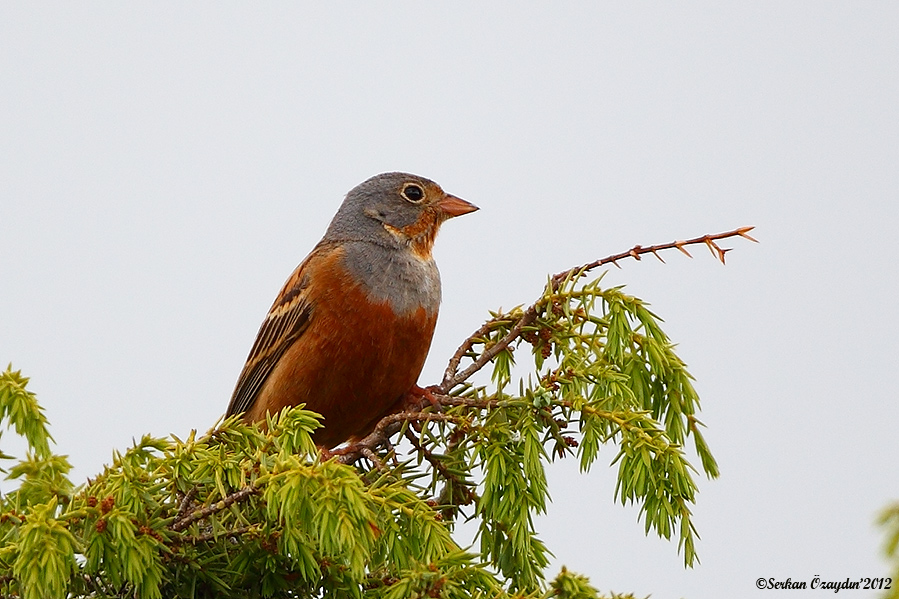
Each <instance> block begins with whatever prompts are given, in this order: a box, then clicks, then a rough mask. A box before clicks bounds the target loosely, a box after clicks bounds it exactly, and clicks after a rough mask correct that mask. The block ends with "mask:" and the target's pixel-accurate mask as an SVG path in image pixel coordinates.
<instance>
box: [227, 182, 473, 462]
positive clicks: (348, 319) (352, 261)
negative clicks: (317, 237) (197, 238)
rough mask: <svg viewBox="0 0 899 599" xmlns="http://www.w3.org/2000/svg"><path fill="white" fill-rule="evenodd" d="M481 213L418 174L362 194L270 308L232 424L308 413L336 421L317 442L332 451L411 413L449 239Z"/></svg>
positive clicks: (368, 186)
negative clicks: (239, 417)
mask: <svg viewBox="0 0 899 599" xmlns="http://www.w3.org/2000/svg"><path fill="white" fill-rule="evenodd" d="M477 209H478V208H477V206H475V205H473V204H470V203H468V202H466V201H465V200H462V199H460V198H457V197H455V196H452V195H449V194H448V193H446V192H444V191H443V190H442V189H441V188H440V186H439V185H437V184H436V183H434V182H433V181H430V180H428V179H425V178H423V177H418V176H416V175H410V174H407V173H384V174H381V175H377V176H375V177H372V178H371V179H368V180H367V181H365V182H364V183H361V184H360V185H358V186H357V187H355V188H354V189H352V190H351V191H350V192H349V193H348V194H347V196H346V198H345V199H344V201H343V204H341V206H340V208H339V209H338V211H337V214H336V215H335V216H334V219H333V220H332V221H331V224H330V226H329V227H328V230H327V231H326V232H325V236H324V237H323V238H322V240H321V241H320V242H318V245H316V246H315V248H313V250H312V252H311V253H310V254H309V255H308V256H307V257H306V259H305V260H303V262H302V263H301V264H300V265H299V266H298V267H297V268H296V270H295V271H294V272H293V274H292V275H290V278H289V279H287V283H285V284H284V288H283V289H281V293H279V294H278V297H277V299H276V300H275V303H274V304H272V307H271V309H270V310H269V311H268V314H267V315H266V317H265V320H264V321H263V322H262V326H261V327H260V328H259V333H258V334H257V335H256V342H255V343H254V344H253V348H252V349H251V350H250V355H249V357H248V358H247V362H246V364H245V365H244V368H243V371H242V372H241V373H240V378H238V380H237V386H236V387H235V389H234V394H233V395H232V396H231V403H230V404H229V405H228V413H227V415H228V416H230V415H232V414H240V413H243V415H244V419H245V420H247V421H248V422H255V421H261V420H265V417H266V413H271V414H273V415H274V414H276V413H277V412H278V411H280V410H281V409H282V408H284V407H286V406H295V405H297V404H301V403H302V404H306V408H307V409H309V410H313V411H315V412H318V413H319V414H321V415H322V416H324V421H323V427H322V428H319V429H317V430H316V432H315V434H314V435H313V439H314V440H315V442H316V444H318V445H319V446H321V447H324V448H331V447H334V446H336V445H339V444H340V443H343V442H344V441H348V440H356V439H361V438H363V437H364V436H365V435H367V434H369V433H370V432H371V431H372V430H374V427H375V425H376V424H377V423H378V421H379V420H380V419H381V418H383V417H384V416H386V415H388V414H390V413H392V412H395V411H398V410H400V409H401V408H402V407H403V403H404V399H405V398H406V396H407V394H408V393H409V392H410V391H411V390H412V389H413V388H414V387H415V384H416V382H417V380H418V375H419V374H421V369H422V366H424V362H425V358H426V357H427V355H428V348H429V347H430V345H431V337H432V336H433V335H434V326H435V325H436V324H437V310H438V308H439V306H440V273H439V272H438V271H437V265H436V264H435V263H434V259H433V258H432V257H431V248H432V247H433V245H434V238H435V236H436V235H437V230H438V229H439V228H440V225H441V224H442V223H443V222H444V221H446V220H447V219H450V218H452V217H454V216H460V215H462V214H467V213H469V212H473V211H475V210H477Z"/></svg>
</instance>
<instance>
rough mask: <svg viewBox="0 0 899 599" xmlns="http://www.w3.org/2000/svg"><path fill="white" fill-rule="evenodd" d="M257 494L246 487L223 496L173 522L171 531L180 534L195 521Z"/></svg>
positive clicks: (251, 487) (252, 488)
mask: <svg viewBox="0 0 899 599" xmlns="http://www.w3.org/2000/svg"><path fill="white" fill-rule="evenodd" d="M258 492H259V490H258V489H257V488H256V487H254V486H252V485H247V486H246V487H244V488H242V489H239V490H237V491H234V492H233V493H231V494H230V495H227V496H225V497H224V498H223V499H222V500H221V501H217V502H216V503H213V504H212V505H209V506H206V507H204V508H201V509H199V510H195V511H193V512H191V513H190V514H188V515H186V516H184V517H182V518H179V519H177V520H175V522H174V523H173V524H172V526H171V529H172V530H173V531H175V532H180V531H182V530H184V529H185V528H187V527H188V526H190V525H191V524H193V523H194V522H196V521H197V520H202V519H203V518H206V517H208V516H211V515H212V514H215V513H218V512H221V511H222V510H224V509H227V508H228V506H230V505H231V504H232V503H236V502H238V501H241V500H242V499H245V498H247V497H249V496H250V495H254V494H256V493H258Z"/></svg>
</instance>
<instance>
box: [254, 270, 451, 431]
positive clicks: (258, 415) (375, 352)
mask: <svg viewBox="0 0 899 599" xmlns="http://www.w3.org/2000/svg"><path fill="white" fill-rule="evenodd" d="M339 258H340V253H339V252H334V254H332V256H331V257H329V259H326V260H323V261H321V262H320V263H318V264H316V265H314V269H315V272H314V275H313V276H311V277H310V281H311V283H310V286H309V289H308V293H309V301H310V304H311V305H312V315H311V320H310V323H309V327H308V328H307V329H306V330H305V331H304V332H303V334H302V335H301V336H300V338H299V339H297V340H296V341H295V342H294V343H293V345H292V346H291V347H290V348H289V349H287V351H286V352H285V353H284V354H283V355H282V356H281V359H280V360H279V361H278V364H277V365H276V366H275V368H274V369H273V371H272V373H271V374H270V375H269V377H268V379H267V380H266V382H265V384H264V386H263V387H262V389H261V390H260V393H259V396H258V398H257V400H256V402H255V403H254V404H253V406H252V408H251V409H250V411H249V412H247V414H246V416H245V417H246V418H247V419H248V420H251V421H253V420H260V419H264V418H265V412H266V411H269V412H272V413H276V412H277V411H279V410H281V409H282V408H284V407H286V406H293V405H297V404H300V403H305V404H306V407H307V408H308V409H310V410H313V411H315V412H319V413H320V414H322V415H323V416H324V422H323V424H324V428H323V429H320V430H319V431H317V433H316V434H315V436H314V438H315V442H316V443H318V444H319V445H323V446H325V447H333V446H335V445H338V444H340V443H342V442H343V441H346V440H348V439H350V438H360V437H363V436H365V435H366V434H368V433H369V432H371V430H372V429H373V428H374V426H375V424H376V423H377V422H378V420H380V419H381V418H382V417H383V416H385V415H387V414H388V413H389V412H390V409H391V408H392V407H393V406H394V405H395V404H396V403H397V401H398V400H399V399H400V398H401V397H402V396H403V395H404V394H405V393H406V392H407V391H409V390H410V389H411V387H412V386H413V385H414V384H415V383H416V381H417V380H418V375H419V374H420V373H421V369H422V366H423V365H424V362H425V358H426V357H427V354H428V348H429V347H430V345H431V338H432V336H433V334H434V326H435V325H436V322H437V313H436V311H434V312H433V313H431V314H429V313H428V312H426V311H425V310H424V309H423V308H420V309H418V310H417V311H415V312H412V313H411V314H409V315H405V316H400V315H397V314H395V313H394V312H393V310H392V309H391V308H390V306H389V304H388V303H386V302H384V303H372V301H371V300H370V299H369V298H368V297H367V295H366V293H365V291H364V290H363V289H362V288H360V287H359V286H358V285H353V284H348V283H347V276H346V274H345V273H344V271H343V269H342V267H341V266H340V261H339ZM309 266H310V267H313V265H311V264H310V265H309Z"/></svg>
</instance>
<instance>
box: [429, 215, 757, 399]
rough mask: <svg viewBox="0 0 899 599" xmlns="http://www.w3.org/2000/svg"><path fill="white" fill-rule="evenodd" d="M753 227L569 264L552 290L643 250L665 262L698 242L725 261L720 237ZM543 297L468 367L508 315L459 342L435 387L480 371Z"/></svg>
mask: <svg viewBox="0 0 899 599" xmlns="http://www.w3.org/2000/svg"><path fill="white" fill-rule="evenodd" d="M753 228H754V227H740V228H739V229H734V230H733V231H727V232H725V233H716V234H714V235H702V236H700V237H694V238H693V239H687V240H686V241H672V242H670V243H662V244H658V245H651V246H647V247H643V246H641V245H635V246H634V247H632V248H631V249H629V250H627V251H624V252H621V253H619V254H614V255H612V256H607V257H605V258H602V259H600V260H596V261H595V262H590V263H588V264H584V265H582V266H576V267H574V268H569V269H568V270H565V271H563V272H560V273H558V274H556V275H554V276H553V277H552V278H551V279H550V283H549V284H550V291H551V292H552V293H555V292H556V291H558V290H559V288H560V287H561V286H562V284H563V283H564V282H565V281H567V280H570V279H576V278H580V277H582V276H584V275H585V274H586V273H587V272H589V271H591V270H593V269H594V268H597V267H599V266H604V265H606V264H614V265H615V266H618V267H619V268H621V267H620V266H619V264H618V261H619V260H623V259H625V258H634V259H635V260H640V257H641V256H642V255H643V254H652V255H654V256H655V257H656V258H658V259H659V260H661V261H662V262H663V263H664V262H665V261H664V260H662V258H661V256H659V252H661V251H663V250H669V249H675V248H676V249H678V250H680V251H681V252H683V253H684V254H686V255H687V256H689V257H691V258H692V256H690V253H689V252H688V251H687V250H686V248H685V246H689V245H697V244H704V245H706V246H707V247H708V248H709V249H710V250H711V251H712V254H713V255H715V256H716V257H717V258H718V259H719V260H720V261H721V263H722V264H723V263H724V254H725V253H727V252H728V251H730V250H729V248H728V249H723V248H721V247H720V246H718V244H717V243H715V242H716V241H718V240H721V239H728V238H731V237H743V238H744V239H748V240H750V241H756V242H757V240H756V239H753V238H752V237H751V236H750V235H749V231H751V230H752V229H753ZM541 301H542V298H541V300H537V301H536V302H534V303H533V304H531V305H530V306H529V307H528V308H527V309H526V310H525V311H524V313H523V314H522V315H521V316H520V317H519V318H518V321H517V322H516V323H515V324H514V325H513V326H512V328H511V329H510V330H509V332H508V333H507V334H506V335H505V336H504V337H503V338H502V339H500V340H499V341H497V342H496V343H495V344H494V345H491V346H490V347H487V348H485V350H484V351H483V353H481V355H480V356H478V357H477V358H476V359H475V360H474V361H473V362H472V363H471V364H470V365H469V366H468V367H467V368H465V369H464V370H463V371H461V372H459V364H460V362H461V361H462V358H463V357H464V356H465V355H466V354H468V353H469V352H470V351H471V350H472V348H473V347H474V345H475V344H476V343H478V342H479V341H481V339H482V338H483V337H484V336H485V335H487V334H488V333H489V332H490V331H491V330H492V325H493V324H494V323H495V322H496V321H497V320H501V319H504V318H508V317H507V316H506V317H503V316H500V317H497V318H494V319H492V320H489V321H487V322H486V323H484V324H483V325H482V326H481V327H480V328H479V329H478V330H477V331H475V332H474V333H472V334H471V335H469V337H468V338H467V339H466V340H465V341H464V342H463V343H462V345H460V346H459V349H457V350H456V352H455V353H454V354H453V356H452V358H450V361H449V364H448V365H447V367H446V370H445V371H444V373H443V380H442V381H441V382H440V384H439V385H438V386H437V388H436V390H437V391H438V392H439V393H443V394H446V393H449V391H450V390H451V389H452V388H453V387H455V386H456V385H458V384H460V383H462V382H464V381H466V380H468V378H469V377H471V375H473V374H474V373H476V372H477V371H479V370H480V369H481V368H483V367H484V366H485V365H486V364H487V363H488V362H490V361H491V360H492V359H493V358H494V357H496V355H497V354H499V353H500V352H501V351H503V350H505V349H506V348H507V347H509V345H510V344H511V343H512V342H513V341H515V339H517V338H518V336H519V335H521V332H522V330H523V329H524V327H526V326H528V325H530V324H532V323H533V322H534V321H535V320H536V319H537V314H538V309H539V307H540V305H541Z"/></svg>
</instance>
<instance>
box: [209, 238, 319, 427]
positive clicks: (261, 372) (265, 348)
mask: <svg viewBox="0 0 899 599" xmlns="http://www.w3.org/2000/svg"><path fill="white" fill-rule="evenodd" d="M310 258H311V256H310ZM308 262H309V258H307V259H306V260H304V261H303V263H302V264H300V265H299V266H298V267H297V269H296V270H295V271H294V272H293V274H292V275H291V276H290V278H289V279H288V280H287V283H285V285H284V288H283V289H282V290H281V293H280V294H279V295H278V299H276V300H275V303H274V304H273V305H272V307H271V309H270V310H269V311H268V314H267V315H266V317H265V320H264V321H262V326H260V327H259V333H258V334H257V335H256V342H255V343H254V344H253V349H251V350H250V355H249V356H248V357H247V363H246V364H245V365H244V367H243V372H241V373H240V378H238V379H237V385H236V386H235V387H234V394H233V395H232V396H231V403H230V404H228V412H227V413H226V416H231V415H232V414H240V413H243V412H246V411H247V410H249V409H250V408H251V407H252V405H253V403H254V402H255V401H256V397H257V396H258V395H259V390H260V389H262V385H263V384H264V383H265V380H266V379H267V378H268V376H269V375H270V374H271V372H272V370H273V369H274V368H275V365H276V364H277V363H278V360H279V359H280V358H281V356H282V355H283V354H284V352H285V351H287V348H289V347H290V346H291V345H292V344H293V342H294V341H296V340H297V339H298V338H299V337H300V335H302V334H303V331H305V330H306V328H307V327H308V326H309V321H310V320H311V318H312V306H311V304H310V302H309V298H308V293H307V287H308V284H309V277H308V276H307V274H306V273H304V271H305V270H306V268H305V267H306V265H307V263H308Z"/></svg>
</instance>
